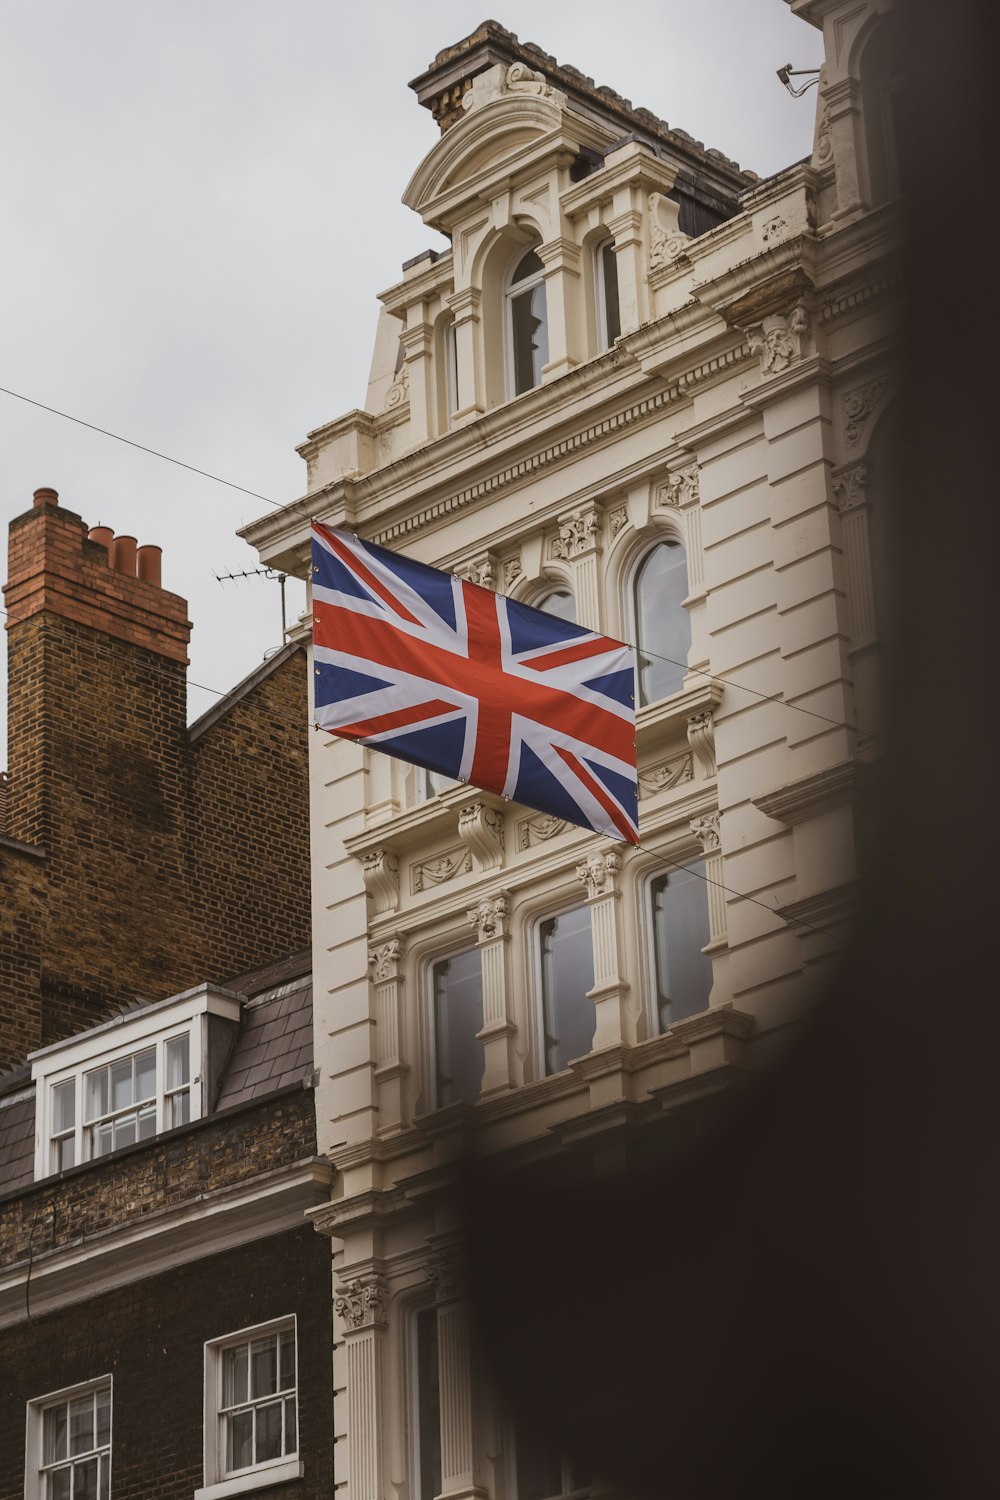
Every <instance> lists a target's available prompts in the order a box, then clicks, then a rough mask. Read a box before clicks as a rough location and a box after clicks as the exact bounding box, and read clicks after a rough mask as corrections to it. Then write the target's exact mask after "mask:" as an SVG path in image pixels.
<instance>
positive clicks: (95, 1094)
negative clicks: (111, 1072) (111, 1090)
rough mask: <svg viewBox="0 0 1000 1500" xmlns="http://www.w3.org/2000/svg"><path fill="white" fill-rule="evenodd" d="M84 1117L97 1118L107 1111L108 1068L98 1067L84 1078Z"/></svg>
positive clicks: (88, 1118)
mask: <svg viewBox="0 0 1000 1500" xmlns="http://www.w3.org/2000/svg"><path fill="white" fill-rule="evenodd" d="M83 1107H84V1118H85V1119H87V1120H99V1119H100V1118H101V1116H102V1115H106V1114H107V1112H108V1070H107V1068H98V1069H97V1070H96V1071H95V1072H93V1073H88V1074H87V1076H86V1078H85V1079H84V1106H83Z"/></svg>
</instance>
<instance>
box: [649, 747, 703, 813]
mask: <svg viewBox="0 0 1000 1500" xmlns="http://www.w3.org/2000/svg"><path fill="white" fill-rule="evenodd" d="M693 775H694V769H693V762H692V757H691V752H690V751H689V750H688V751H685V753H684V754H683V755H672V756H671V757H670V759H669V760H663V761H659V762H658V763H657V764H656V765H653V766H647V767H645V768H644V769H643V770H641V771H640V772H639V799H640V801H641V800H642V799H643V798H644V797H655V796H656V793H657V792H668V791H670V789H671V788H672V787H675V786H681V785H682V784H683V783H684V782H685V781H690V780H692V778H693Z"/></svg>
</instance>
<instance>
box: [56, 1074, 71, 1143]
mask: <svg viewBox="0 0 1000 1500" xmlns="http://www.w3.org/2000/svg"><path fill="white" fill-rule="evenodd" d="M75 1123H76V1080H75V1079H74V1078H71V1079H69V1081H68V1082H67V1083H57V1084H56V1086H55V1088H54V1089H53V1090H52V1130H53V1134H55V1135H61V1134H62V1132H63V1131H64V1130H72V1129H73V1126H74V1124H75Z"/></svg>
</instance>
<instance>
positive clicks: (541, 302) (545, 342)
mask: <svg viewBox="0 0 1000 1500" xmlns="http://www.w3.org/2000/svg"><path fill="white" fill-rule="evenodd" d="M548 358H549V331H548V314H547V312H546V306H545V267H544V266H543V264H542V261H541V257H540V256H539V255H538V253H537V252H536V251H534V250H529V251H528V252H527V254H526V255H522V256H521V258H520V260H519V261H517V262H516V263H515V265H514V268H513V271H512V272H511V277H510V283H509V286H508V289H507V375H508V379H507V384H508V394H509V395H511V396H520V395H522V394H523V392H524V391H530V390H534V388H535V386H536V385H541V383H542V370H543V368H544V366H545V365H546V364H547V362H548Z"/></svg>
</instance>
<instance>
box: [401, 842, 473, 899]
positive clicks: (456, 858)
mask: <svg viewBox="0 0 1000 1500" xmlns="http://www.w3.org/2000/svg"><path fill="white" fill-rule="evenodd" d="M471 869H472V853H471V851H470V850H469V847H468V845H467V844H459V845H457V846H456V847H455V848H454V849H446V850H445V851H444V852H443V853H441V854H435V855H433V856H432V857H431V858H430V859H422V860H415V861H414V863H413V864H412V865H411V866H410V890H411V892H412V894H413V895H415V896H417V895H419V894H420V892H421V891H426V890H428V889H430V888H431V887H433V886H436V885H444V884H445V883H446V882H447V881H449V880H454V879H455V877H456V875H467V874H468V873H469V871H470V870H471Z"/></svg>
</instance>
